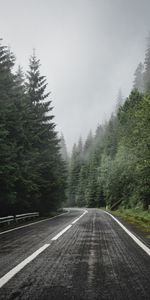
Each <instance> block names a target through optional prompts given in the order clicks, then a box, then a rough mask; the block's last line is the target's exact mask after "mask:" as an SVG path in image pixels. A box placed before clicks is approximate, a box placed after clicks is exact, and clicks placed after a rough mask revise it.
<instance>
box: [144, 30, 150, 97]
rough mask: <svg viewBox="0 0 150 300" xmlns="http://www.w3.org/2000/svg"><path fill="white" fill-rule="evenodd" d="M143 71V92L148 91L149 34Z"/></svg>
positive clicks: (149, 84) (149, 82) (149, 81)
mask: <svg viewBox="0 0 150 300" xmlns="http://www.w3.org/2000/svg"><path fill="white" fill-rule="evenodd" d="M144 65H145V71H144V91H145V92H147V91H149V90H150V33H149V36H148V38H147V49H146V53H145V61H144Z"/></svg>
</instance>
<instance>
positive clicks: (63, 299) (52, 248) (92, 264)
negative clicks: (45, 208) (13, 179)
mask: <svg viewBox="0 0 150 300" xmlns="http://www.w3.org/2000/svg"><path fill="white" fill-rule="evenodd" d="M82 214H83V211H82V210H76V209H74V210H71V211H70V212H69V213H67V214H65V215H62V216H59V217H57V218H54V219H52V220H48V221H44V222H41V223H37V224H34V225H33V226H29V227H24V228H22V229H17V230H15V231H12V232H8V233H5V234H3V235H0V277H1V278H2V277H3V276H5V274H7V273H8V272H9V271H10V270H12V269H13V268H14V267H15V266H16V265H18V264H20V263H21V262H22V261H23V260H25V259H26V258H27V257H29V256H30V255H31V254H32V253H34V252H35V251H37V250H38V249H39V248H40V247H42V246H43V245H45V244H46V245H48V247H47V248H46V249H45V250H44V251H43V252H42V253H41V254H39V255H38V256H37V257H36V258H35V259H34V260H32V261H31V262H30V263H28V264H27V265H26V266H25V267H24V268H23V269H22V270H21V271H20V272H18V273H17V274H16V275H15V276H14V277H12V278H11V279H10V280H9V281H8V282H7V283H6V284H4V285H3V286H2V287H1V289H0V300H7V299H10V300H13V299H17V300H27V299H32V300H38V299H40V300H57V299H58V300H72V299H76V300H82V299H83V300H96V299H97V300H101V299H110V300H113V299H114V300H117V299H118V300H122V299H123V300H128V299H130V300H134V299H136V300H143V299H147V300H149V299H150V256H149V255H148V254H147V253H145V252H144V251H143V249H141V248H140V247H139V246H138V245H137V244H136V243H135V242H134V241H133V240H132V239H131V238H130V237H129V236H128V234H127V233H126V232H125V231H124V230H123V229H122V228H121V227H120V226H119V225H118V224H117V223H116V222H115V220H113V219H112V218H111V216H109V215H107V214H105V213H104V212H103V211H101V210H98V209H88V213H85V214H84V215H82ZM81 215H82V217H81V218H80V219H78V218H79V217H80V216H81ZM77 219H78V220H77ZM76 220H77V221H76ZM74 221H75V222H74ZM70 224H71V225H72V226H70V227H69V229H68V230H67V231H66V232H64V233H63V234H62V235H60V236H59V232H60V231H62V230H63V229H64V228H66V226H68V225H70ZM57 235H58V237H57V239H56V240H55V239H54V237H56V236H57Z"/></svg>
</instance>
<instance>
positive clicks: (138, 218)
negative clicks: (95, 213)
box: [109, 208, 150, 239]
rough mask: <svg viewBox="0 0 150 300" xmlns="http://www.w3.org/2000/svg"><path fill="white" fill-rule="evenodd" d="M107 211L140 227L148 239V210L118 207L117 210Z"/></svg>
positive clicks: (149, 218) (149, 235)
mask: <svg viewBox="0 0 150 300" xmlns="http://www.w3.org/2000/svg"><path fill="white" fill-rule="evenodd" d="M109 212H110V213H111V214H112V215H114V216H116V217H121V218H122V219H124V220H125V221H126V222H128V223H130V224H133V225H135V226H136V227H138V228H139V229H141V230H142V231H143V232H144V233H145V234H146V237H147V238H148V239H150V212H149V211H143V210H141V209H138V208H137V209H124V208H119V209H118V210H115V211H111V210H109Z"/></svg>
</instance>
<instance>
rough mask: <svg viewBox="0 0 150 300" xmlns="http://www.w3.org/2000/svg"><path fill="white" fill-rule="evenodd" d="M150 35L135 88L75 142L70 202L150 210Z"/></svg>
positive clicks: (138, 70) (137, 70)
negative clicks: (100, 121) (91, 130)
mask: <svg viewBox="0 0 150 300" xmlns="http://www.w3.org/2000/svg"><path fill="white" fill-rule="evenodd" d="M149 179H150V37H149V39H148V47H147V50H146V54H145V61H144V67H143V64H142V63H140V64H139V65H138V67H137V69H136V72H135V77H134V84H133V90H132V91H131V94H130V95H129V97H128V98H127V99H126V100H124V101H123V99H122V97H121V93H119V97H118V102H117V106H116V112H115V113H114V114H112V116H111V118H110V120H109V121H108V122H106V123H105V124H104V125H100V126H98V127H97V129H96V132H95V134H94V135H92V133H91V132H90V133H89V135H88V137H87V139H86V141H85V143H83V142H82V139H80V140H79V142H78V144H77V145H76V144H75V145H74V146H73V151H72V156H71V159H70V165H69V176H68V203H67V204H68V205H72V206H76V205H77V206H87V207H102V206H109V207H110V208H112V209H113V208H114V209H115V208H117V207H118V205H122V206H123V207H125V208H131V207H137V206H138V207H141V208H144V209H147V208H148V204H150V181H149Z"/></svg>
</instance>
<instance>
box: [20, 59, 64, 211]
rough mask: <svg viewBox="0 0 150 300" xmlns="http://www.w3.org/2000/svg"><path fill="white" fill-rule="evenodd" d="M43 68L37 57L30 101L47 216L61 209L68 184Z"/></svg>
mask: <svg viewBox="0 0 150 300" xmlns="http://www.w3.org/2000/svg"><path fill="white" fill-rule="evenodd" d="M39 68H40V61H39V60H38V59H36V57H35V54H33V55H32V57H31V59H30V65H29V71H28V73H27V84H26V87H27V97H28V101H29V103H30V104H31V107H32V109H33V127H32V146H33V148H34V151H35V154H36V156H35V160H33V161H34V163H37V174H38V177H37V178H36V180H37V183H38V194H39V195H40V211H41V213H45V212H46V211H47V210H48V209H50V208H53V209H54V208H56V207H57V206H58V205H59V201H60V195H58V192H59V190H60V188H58V182H59V184H60V186H61V184H63V183H64V180H63V173H64V165H63V162H62V159H61V155H60V152H59V139H58V138H57V132H56V131H55V123H54V122H53V118H54V116H53V115H52V114H51V110H52V106H51V101H49V100H48V99H47V98H48V96H49V93H47V92H46V87H47V83H46V78H45V76H41V75H40V70H39ZM38 162H40V163H38ZM58 169H60V170H61V172H60V173H59V172H58ZM60 170H59V171H60ZM58 177H61V178H60V179H61V180H58Z"/></svg>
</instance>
